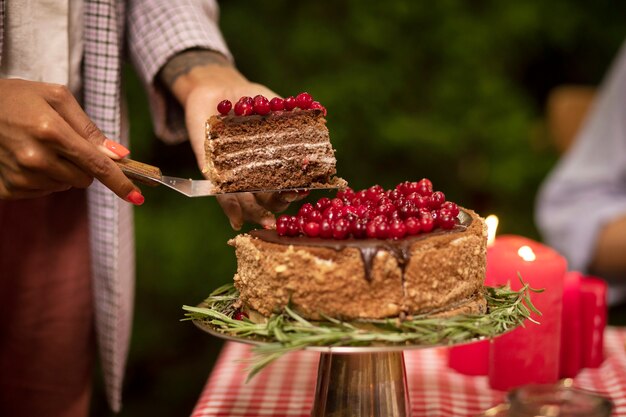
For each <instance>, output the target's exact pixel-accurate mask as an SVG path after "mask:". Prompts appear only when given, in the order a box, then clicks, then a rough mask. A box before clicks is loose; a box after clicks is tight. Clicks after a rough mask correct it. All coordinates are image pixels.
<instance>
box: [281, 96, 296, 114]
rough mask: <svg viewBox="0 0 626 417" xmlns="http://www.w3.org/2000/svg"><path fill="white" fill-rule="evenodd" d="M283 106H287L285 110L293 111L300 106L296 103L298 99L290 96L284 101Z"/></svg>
mask: <svg viewBox="0 0 626 417" xmlns="http://www.w3.org/2000/svg"><path fill="white" fill-rule="evenodd" d="M283 105H284V106H285V110H287V111H291V110H293V109H295V108H296V107H297V106H298V103H296V99H295V98H293V96H290V97H287V98H286V99H285V100H284V101H283Z"/></svg>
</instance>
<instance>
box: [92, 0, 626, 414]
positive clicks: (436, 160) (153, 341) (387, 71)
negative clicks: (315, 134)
mask: <svg viewBox="0 0 626 417" xmlns="http://www.w3.org/2000/svg"><path fill="white" fill-rule="evenodd" d="M220 4H221V27H222V30H223V33H224V36H225V38H226V40H227V42H228V44H229V46H230V48H231V51H232V53H233V55H234V56H235V58H236V62H237V66H238V67H239V69H240V70H241V72H242V73H244V74H245V75H246V76H247V77H248V78H250V79H251V80H254V81H257V82H260V83H263V84H265V85H267V86H269V87H270V88H272V89H273V90H274V91H276V92H277V93H279V94H281V95H283V96H288V95H295V94H297V93H299V92H302V91H308V92H309V93H311V94H312V95H313V97H314V98H315V99H316V100H318V101H320V102H321V103H322V104H323V105H324V106H326V108H327V109H328V117H327V119H328V128H329V130H330V134H331V141H332V143H333V145H334V147H335V148H336V150H337V154H336V156H337V160H338V164H337V169H338V173H339V175H340V176H341V177H343V178H345V179H346V180H348V182H349V183H350V185H351V186H352V187H353V188H355V189H359V188H364V187H368V186H370V185H373V184H380V185H382V186H383V187H386V188H388V187H393V186H395V184H397V183H398V182H401V181H404V180H419V179H421V178H423V177H428V178H430V179H431V180H432V181H433V183H434V185H435V188H437V189H439V190H442V191H444V192H445V194H446V196H447V197H448V198H449V199H450V200H452V201H455V202H457V203H459V204H461V205H462V206H466V207H470V208H474V209H475V210H477V211H478V212H479V213H481V214H482V215H483V216H486V215H488V214H492V213H494V214H497V215H498V216H499V217H500V227H499V233H515V234H520V235H524V236H528V237H531V238H534V239H537V240H541V236H540V235H539V233H538V231H537V229H536V227H535V224H534V221H533V205H534V199H535V194H536V191H537V188H538V186H539V185H540V183H541V181H542V179H543V178H544V177H545V175H546V174H547V173H548V172H549V170H550V168H551V167H552V166H553V164H554V163H555V161H556V160H557V158H558V155H559V152H558V150H557V148H556V147H555V146H554V140H555V134H554V130H553V129H551V128H550V127H551V124H550V122H549V120H548V118H547V102H548V100H549V98H550V97H551V94H552V92H553V91H554V89H555V88H557V87H560V86H563V85H572V84H574V85H584V86H589V87H591V88H595V87H597V86H598V84H599V82H600V81H601V79H602V77H603V75H604V73H605V71H606V70H607V68H608V66H609V64H610V62H611V60H612V58H613V57H614V55H615V54H616V52H617V50H618V48H619V46H620V44H621V42H622V41H623V40H624V39H625V38H626V25H625V24H624V19H623V17H624V16H625V15H626V2H617V1H609V0H598V1H594V2H590V1H586V0H552V1H550V2H546V1H543V0H520V1H516V2H502V1H496V0H472V1H467V0H443V1H436V2H435V1H429V2H426V1H409V0H387V1H384V2H382V1H356V0H352V1H350V0H340V1H329V0H325V1H315V2H294V1H287V0H275V1H270V2H252V1H247V2H246V1H237V2H235V1H223V2H221V3H220ZM125 76H126V92H127V95H128V102H129V108H130V115H131V136H132V148H131V149H132V155H133V158H134V159H137V160H140V161H145V162H147V163H150V164H153V165H157V166H159V167H161V169H162V170H163V172H164V173H167V174H168V175H179V176H184V177H194V178H200V173H199V172H198V171H197V168H196V163H195V161H194V158H193V156H192V153H191V150H190V148H189V146H188V145H187V144H182V145H179V146H166V145H163V144H162V143H160V142H159V141H158V139H156V138H155V137H154V134H153V131H152V126H151V122H150V116H149V113H148V110H147V109H148V107H147V102H146V98H145V93H144V91H143V88H142V86H141V85H140V84H139V82H138V81H137V78H136V77H135V75H134V73H133V69H132V68H130V67H128V68H126V69H125ZM585 91H588V90H585ZM591 91H592V90H591ZM212 113H214V109H207V116H209V115H210V114H212ZM144 194H145V195H146V204H144V205H143V206H142V207H140V208H137V209H136V210H135V214H136V240H137V292H136V310H135V320H134V329H133V337H132V346H131V352H130V358H129V365H128V372H127V380H126V388H125V401H124V409H123V411H122V413H121V414H120V416H121V417H138V416H142V417H143V416H174V417H175V416H188V415H190V413H191V411H192V409H193V406H194V404H195V401H196V400H197V398H198V395H199V393H200V392H201V390H202V388H203V385H204V383H205V381H206V379H207V376H208V375H209V373H210V371H211V368H212V366H213V363H214V361H215V359H216V357H217V355H218V353H219V350H220V348H221V341H219V340H217V339H216V338H213V337H211V336H209V335H207V334H204V333H202V332H200V331H199V330H197V329H196V328H195V327H194V326H193V325H192V324H191V323H189V322H181V321H180V319H181V318H183V311H182V310H181V306H182V305H183V304H191V305H194V304H197V303H199V302H200V301H202V299H203V298H205V297H206V296H207V295H208V294H209V293H210V292H211V291H212V290H213V289H214V288H216V287H218V286H219V285H221V284H223V283H226V282H230V281H231V280H232V276H233V274H234V272H235V268H236V266H235V257H234V253H233V250H232V248H231V247H230V246H228V245H227V244H226V242H227V240H228V239H230V238H232V237H233V236H234V235H235V232H234V231H233V230H231V229H230V226H229V224H228V221H227V219H226V217H225V216H224V215H223V214H222V212H221V210H220V208H219V206H218V204H217V202H216V201H215V200H214V199H211V198H204V199H187V198H185V197H183V196H182V195H180V194H177V193H175V192H172V191H168V190H167V189H165V188H163V187H161V188H155V189H149V188H145V187H144ZM320 196H321V195H314V196H313V197H315V198H319V197H320ZM97 384H100V386H99V387H98V388H99V389H97V390H96V394H95V398H94V405H93V409H94V412H93V415H95V416H108V415H109V412H108V411H107V408H106V405H105V402H104V397H103V395H102V389H101V383H100V382H97Z"/></svg>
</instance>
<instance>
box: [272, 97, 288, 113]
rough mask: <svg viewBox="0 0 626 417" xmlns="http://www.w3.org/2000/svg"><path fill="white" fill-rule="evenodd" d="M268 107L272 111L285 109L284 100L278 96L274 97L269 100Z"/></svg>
mask: <svg viewBox="0 0 626 417" xmlns="http://www.w3.org/2000/svg"><path fill="white" fill-rule="evenodd" d="M270 109H272V111H281V110H284V109H285V100H283V99H282V98H280V97H274V98H273V99H271V100H270Z"/></svg>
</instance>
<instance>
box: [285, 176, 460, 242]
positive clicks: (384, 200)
mask: <svg viewBox="0 0 626 417" xmlns="http://www.w3.org/2000/svg"><path fill="white" fill-rule="evenodd" d="M458 215H459V207H458V206H457V205H456V204H455V203H453V202H451V201H446V197H445V195H444V194H443V193H442V192H441V191H433V184H432V182H430V180H428V179H426V178H424V179H422V180H420V181H416V182H409V181H405V182H402V183H400V184H398V185H397V186H396V187H395V189H393V190H384V189H383V188H382V187H381V186H380V185H374V186H372V187H370V188H367V189H365V190H361V191H354V190H352V189H351V188H346V189H344V190H341V191H338V192H337V196H336V197H335V198H333V199H330V198H327V197H323V198H320V199H319V200H317V202H316V203H315V204H311V203H305V204H303V205H302V207H300V210H299V211H298V214H297V215H296V216H289V215H282V216H280V217H278V219H277V221H276V231H277V232H278V234H279V235H280V236H298V235H300V234H304V235H306V236H309V237H321V238H325V239H347V238H348V237H354V238H356V239H366V238H369V239H396V240H397V239H402V238H403V237H405V236H411V235H417V234H419V233H428V232H430V231H432V230H433V229H434V228H436V227H439V228H441V229H452V228H453V227H454V226H455V225H456V224H457V216H458Z"/></svg>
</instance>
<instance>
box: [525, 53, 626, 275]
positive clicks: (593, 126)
mask: <svg viewBox="0 0 626 417" xmlns="http://www.w3.org/2000/svg"><path fill="white" fill-rule="evenodd" d="M536 208H537V210H536V215H537V218H536V220H537V225H538V226H539V229H540V230H541V232H542V234H543V235H544V238H545V239H546V241H547V242H548V244H550V245H551V246H553V247H554V248H555V249H557V250H558V251H560V252H561V253H563V254H564V255H565V257H566V258H567V259H568V261H569V263H570V269H574V270H579V271H586V270H587V268H588V266H589V263H590V261H591V257H592V255H593V251H594V250H595V244H596V240H597V237H598V233H599V232H600V230H601V229H602V227H603V226H604V225H605V224H606V223H608V222H610V221H612V220H614V219H616V218H618V217H620V216H623V215H626V43H624V44H623V45H622V48H621V50H620V52H619V54H618V56H617V58H616V60H615V62H614V63H613V66H612V67H611V70H610V71H609V73H608V76H607V77H606V78H605V81H604V82H603V84H602V87H601V88H600V92H599V95H598V97H597V98H596V100H595V103H594V105H593V107H592V109H591V111H590V115H589V116H588V117H587V119H586V120H585V122H584V125H583V128H582V130H581V132H580V134H579V135H578V137H577V138H576V140H575V142H574V145H573V146H572V148H571V149H570V150H569V151H568V152H567V153H566V154H565V155H564V156H563V157H562V158H561V160H560V161H559V163H558V164H557V166H556V167H555V169H554V170H553V172H552V173H551V174H550V175H549V176H548V178H547V179H546V181H545V182H544V184H543V185H542V187H541V189H540V191H539V194H538V198H537V207H536Z"/></svg>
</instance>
